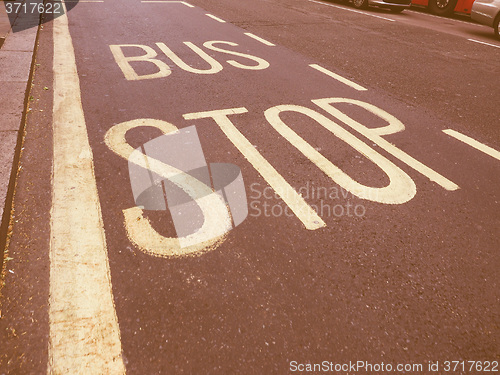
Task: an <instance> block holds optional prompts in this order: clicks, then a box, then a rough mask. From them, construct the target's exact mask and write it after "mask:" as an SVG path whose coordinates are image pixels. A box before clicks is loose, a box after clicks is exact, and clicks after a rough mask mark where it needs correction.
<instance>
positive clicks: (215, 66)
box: [156, 42, 223, 74]
mask: <svg viewBox="0 0 500 375" xmlns="http://www.w3.org/2000/svg"><path fill="white" fill-rule="evenodd" d="M184 44H185V45H186V46H188V47H189V48H190V49H191V50H192V51H193V52H195V53H196V54H197V55H198V56H200V57H201V58H202V59H203V60H205V61H206V62H207V63H208V65H210V69H196V68H192V67H191V66H189V65H188V64H186V63H185V62H184V61H182V59H181V58H180V57H179V56H177V55H176V54H175V53H174V52H173V51H172V50H171V49H170V48H168V47H167V46H166V45H165V43H156V46H157V47H158V48H159V49H160V50H161V51H162V52H163V53H164V54H165V56H167V57H168V58H169V59H170V60H172V61H173V62H174V63H175V65H177V66H178V67H179V68H181V69H183V70H185V71H186V72H190V73H195V74H215V73H218V72H220V71H221V70H222V69H223V68H222V65H221V64H220V63H219V62H218V61H217V60H215V59H214V58H213V57H211V56H210V55H209V54H207V53H206V52H205V51H203V50H202V49H201V48H200V47H197V46H196V45H194V44H193V43H191V42H184Z"/></svg>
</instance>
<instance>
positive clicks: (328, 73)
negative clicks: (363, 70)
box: [309, 64, 367, 91]
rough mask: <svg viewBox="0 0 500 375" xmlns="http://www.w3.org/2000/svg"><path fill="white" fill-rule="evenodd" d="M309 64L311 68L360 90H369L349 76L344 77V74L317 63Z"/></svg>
mask: <svg viewBox="0 0 500 375" xmlns="http://www.w3.org/2000/svg"><path fill="white" fill-rule="evenodd" d="M309 66H310V67H311V68H313V69H316V70H318V71H320V72H322V73H325V74H326V75H327V76H330V77H332V78H334V79H336V80H337V81H339V82H342V83H343V84H344V85H347V86H350V87H352V88H353V89H355V90H358V91H367V89H366V88H364V87H363V86H361V85H358V84H357V83H355V82H353V81H350V80H348V79H347V78H344V77H342V76H340V75H338V74H336V73H334V72H331V71H329V70H328V69H325V68H323V67H322V66H319V65H317V64H310V65H309Z"/></svg>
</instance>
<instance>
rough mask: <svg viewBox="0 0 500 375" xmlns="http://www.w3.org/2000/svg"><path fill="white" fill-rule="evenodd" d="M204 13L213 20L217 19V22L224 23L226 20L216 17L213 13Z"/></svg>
mask: <svg viewBox="0 0 500 375" xmlns="http://www.w3.org/2000/svg"><path fill="white" fill-rule="evenodd" d="M205 15H206V16H208V17H210V18H212V19H214V20H216V21H218V22H220V23H226V21H224V20H222V19H220V18H219V17H217V16H214V15H213V14H210V13H207V14H205Z"/></svg>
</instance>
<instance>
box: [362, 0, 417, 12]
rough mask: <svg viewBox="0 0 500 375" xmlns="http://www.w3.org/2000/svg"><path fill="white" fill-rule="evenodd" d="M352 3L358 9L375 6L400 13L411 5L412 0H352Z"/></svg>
mask: <svg viewBox="0 0 500 375" xmlns="http://www.w3.org/2000/svg"><path fill="white" fill-rule="evenodd" d="M352 4H353V5H354V7H355V8H358V9H364V8H367V7H368V6H375V7H379V8H385V9H389V10H391V11H392V12H395V13H399V12H402V11H403V10H405V9H407V8H409V7H410V6H411V0H352Z"/></svg>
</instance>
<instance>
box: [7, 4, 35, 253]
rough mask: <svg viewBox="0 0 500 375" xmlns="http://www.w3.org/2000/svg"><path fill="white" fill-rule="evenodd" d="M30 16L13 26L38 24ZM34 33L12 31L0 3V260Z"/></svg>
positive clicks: (8, 211) (19, 146)
mask: <svg viewBox="0 0 500 375" xmlns="http://www.w3.org/2000/svg"><path fill="white" fill-rule="evenodd" d="M34 17H39V16H38V15H37V14H20V15H19V16H18V17H17V19H16V21H15V25H21V24H26V23H32V22H34V21H35V22H37V23H38V21H37V20H36V19H34ZM37 32H38V28H37V27H31V28H29V29H27V30H23V31H19V32H13V31H12V30H11V27H10V22H9V19H8V17H7V14H6V12H5V7H4V4H3V2H0V218H1V225H0V261H2V260H3V250H4V247H5V242H6V236H7V231H8V226H9V219H10V210H11V207H12V194H13V189H14V182H15V177H16V171H17V166H18V159H19V152H20V148H21V142H22V132H23V127H24V116H25V113H24V112H25V107H26V102H27V98H26V96H27V92H29V91H27V90H28V89H29V87H28V84H29V80H30V72H31V67H32V61H33V51H34V48H35V42H36V36H37Z"/></svg>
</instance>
